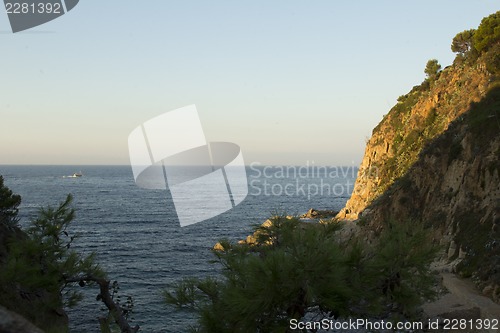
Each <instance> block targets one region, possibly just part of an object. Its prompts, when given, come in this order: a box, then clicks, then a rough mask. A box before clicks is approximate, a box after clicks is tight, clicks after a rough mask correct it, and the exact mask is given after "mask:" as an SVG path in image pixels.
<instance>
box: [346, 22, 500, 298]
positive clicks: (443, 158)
mask: <svg viewBox="0 0 500 333" xmlns="http://www.w3.org/2000/svg"><path fill="white" fill-rule="evenodd" d="M497 14H498V13H497ZM497 14H494V15H492V16H491V17H493V16H495V15H496V16H495V18H494V19H495V20H497V21H498V18H499V17H500V14H498V15H497ZM497 21H495V22H496V23H495V24H498V25H500V23H498V22H497ZM483 22H484V21H483ZM480 28H481V27H480ZM480 28H479V29H480ZM479 29H478V30H479ZM495 38H496V39H495ZM490 42H491V45H490V47H489V49H482V51H481V52H476V53H473V54H469V55H468V58H467V55H464V54H459V55H458V56H457V58H456V59H455V63H454V64H453V65H452V66H449V67H447V68H445V69H444V70H443V71H442V72H440V73H439V74H438V75H437V76H436V77H433V78H429V79H427V80H426V81H424V83H422V84H421V85H419V86H416V87H414V88H413V89H412V91H411V92H410V93H408V94H407V95H404V96H401V97H400V98H399V99H398V104H397V105H396V106H394V107H393V108H392V109H391V111H390V112H389V113H388V114H387V115H386V116H385V117H384V119H383V120H382V121H381V123H380V124H379V125H378V126H377V127H376V128H375V129H374V130H373V135H372V137H371V138H370V140H369V141H368V143H367V146H366V150H365V156H364V158H363V161H362V164H361V166H360V169H359V172H358V178H357V180H356V184H355V188H354V191H353V194H352V196H351V198H350V199H349V201H348V202H347V204H346V207H345V208H343V209H342V210H341V212H340V213H339V214H338V215H337V218H338V219H348V220H355V221H357V223H358V224H359V225H363V226H367V228H366V230H365V231H368V232H366V234H367V235H372V236H371V237H373V236H376V235H377V233H378V232H379V231H380V230H381V229H383V228H385V226H386V222H387V221H390V220H393V221H397V220H411V221H413V222H414V223H421V224H424V225H425V226H427V227H430V228H432V229H433V231H434V235H435V241H436V242H438V243H440V244H441V245H442V247H443V248H444V251H443V253H444V256H445V257H446V258H444V259H446V260H447V261H449V262H453V263H454V264H453V265H452V266H453V270H454V272H455V273H458V274H460V275H462V276H465V277H472V278H473V280H474V281H475V282H476V284H477V285H478V286H479V287H480V290H486V291H487V292H488V294H489V296H490V297H491V298H492V299H493V300H495V301H497V302H499V301H500V40H499V37H498V36H496V37H492V38H491V39H490Z"/></svg>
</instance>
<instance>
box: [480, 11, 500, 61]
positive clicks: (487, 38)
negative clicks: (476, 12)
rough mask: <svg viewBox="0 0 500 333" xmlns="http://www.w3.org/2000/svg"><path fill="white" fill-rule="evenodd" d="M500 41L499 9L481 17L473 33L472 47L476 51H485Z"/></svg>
mask: <svg viewBox="0 0 500 333" xmlns="http://www.w3.org/2000/svg"><path fill="white" fill-rule="evenodd" d="M498 41H500V11H498V12H496V13H494V14H491V15H490V16H487V17H485V18H483V19H482V21H481V24H480V25H479V27H478V28H477V30H476V32H475V33H474V47H475V49H476V50H477V51H478V52H485V51H487V50H488V49H489V48H490V47H491V46H493V45H494V44H495V43H496V42H498Z"/></svg>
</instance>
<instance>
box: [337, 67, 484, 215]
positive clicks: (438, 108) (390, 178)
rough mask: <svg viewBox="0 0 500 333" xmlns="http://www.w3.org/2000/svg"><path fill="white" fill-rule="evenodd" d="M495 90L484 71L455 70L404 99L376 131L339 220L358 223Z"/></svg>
mask: <svg viewBox="0 0 500 333" xmlns="http://www.w3.org/2000/svg"><path fill="white" fill-rule="evenodd" d="M492 85H493V82H492V80H491V74H490V73H488V72H487V71H486V70H484V66H455V65H453V66H449V67H447V68H446V69H444V70H443V71H442V72H441V73H440V74H439V77H438V78H437V79H436V81H434V82H432V84H430V88H425V86H424V85H421V86H416V87H414V88H413V89H412V91H411V92H409V93H408V94H406V95H404V96H401V97H400V98H399V99H398V103H397V104H396V105H395V106H394V107H393V108H392V109H391V111H390V112H389V113H388V114H387V115H386V116H385V117H384V118H383V120H382V121H381V122H380V124H379V125H377V126H376V127H375V129H374V130H373V133H372V136H371V138H370V139H369V141H368V142H367V145H366V149H365V154H364V157H363V160H362V162H361V165H360V167H359V170H358V175H357V178H356V183H355V185H354V189H353V192H352V195H351V197H350V199H349V200H348V201H347V204H346V206H345V207H344V208H343V209H342V210H341V211H340V212H339V214H338V215H337V217H338V218H339V219H350V220H355V219H357V218H358V217H359V214H360V213H361V212H362V211H363V210H365V209H366V208H367V207H368V206H369V205H370V204H371V203H372V202H374V201H375V200H376V199H377V198H378V197H379V196H380V195H381V194H382V193H384V191H385V190H386V189H388V188H389V186H390V185H391V184H393V183H394V182H395V181H396V179H398V178H399V177H401V176H402V175H404V174H405V173H406V172H407V171H408V169H409V168H410V166H411V165H412V164H413V163H415V162H416V161H417V159H418V157H419V154H420V153H421V152H422V150H423V149H424V147H425V145H426V144H427V143H429V142H431V141H432V140H433V139H434V138H436V137H438V136H439V135H441V134H442V133H444V131H445V130H446V129H447V128H448V126H449V124H450V123H451V122H452V121H454V120H457V119H459V118H460V116H461V115H462V114H464V113H465V112H467V111H468V110H469V107H470V105H471V104H472V103H477V102H478V101H480V100H481V99H482V98H483V97H484V96H485V95H486V92H487V91H488V89H489V88H490V87H491V86H492ZM426 89H427V90H426ZM437 96H439V98H437ZM457 171H458V170H457ZM423 181H425V179H424V180H423ZM457 181H459V180H457ZM457 184H458V183H457Z"/></svg>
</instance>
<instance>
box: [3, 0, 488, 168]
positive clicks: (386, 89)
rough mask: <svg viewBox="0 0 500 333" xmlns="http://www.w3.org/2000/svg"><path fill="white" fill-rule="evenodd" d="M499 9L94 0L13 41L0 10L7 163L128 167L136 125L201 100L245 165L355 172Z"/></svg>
mask: <svg viewBox="0 0 500 333" xmlns="http://www.w3.org/2000/svg"><path fill="white" fill-rule="evenodd" d="M496 5H497V3H495V2H494V1H488V0H481V1H474V2H467V1H451V0H447V1H441V2H438V3H436V2H431V1H421V2H418V3H399V2H391V1H382V2H366V3H361V2H356V3H352V2H351V3H334V2H330V1H315V2H309V3H304V2H300V1H286V2H284V1H276V2H272V3H269V2H265V1H252V2H246V3H233V2H227V1H220V2H210V3H206V2H201V1H193V2H181V1H171V2H161V1H151V2H148V3H147V5H145V4H143V3H131V4H127V6H125V5H123V3H122V2H118V1H108V2H98V1H92V0H87V1H81V2H80V3H79V4H78V5H77V6H76V7H75V8H74V9H73V10H72V11H71V12H69V13H67V14H65V15H64V16H62V17H60V18H58V19H56V20H54V21H51V22H49V23H46V24H44V25H41V26H39V27H36V28H33V29H31V30H28V31H26V32H21V33H16V34H12V33H11V32H10V26H9V23H8V19H7V15H6V14H5V13H0V32H1V33H0V40H1V42H2V45H3V61H2V62H1V63H0V73H1V75H2V79H3V80H2V81H1V83H0V117H1V118H0V119H1V121H0V165H70V166H71V165H81V166H83V165H128V164H129V157H128V147H127V138H128V135H129V134H130V132H131V131H132V130H133V129H134V128H136V127H137V126H139V125H140V124H142V123H144V122H145V121H147V120H149V119H151V118H153V117H155V116H157V115H159V114H162V113H165V112H168V111H171V110H174V109H177V108H180V107H183V106H186V105H190V104H195V105H196V106H197V109H198V112H199V117H200V119H201V123H202V127H203V130H204V132H205V136H206V139H207V141H227V142H233V143H235V144H238V145H239V146H240V147H241V150H242V152H243V158H244V160H245V164H247V165H249V164H251V163H252V162H256V161H258V162H261V163H262V164H263V165H304V164H306V163H307V161H315V163H316V164H317V165H337V166H342V165H349V166H350V165H355V166H357V165H359V163H360V161H361V158H362V156H363V153H364V148H365V144H366V139H367V138H369V137H370V136H371V131H372V129H373V128H374V127H375V126H376V125H377V124H378V123H379V122H380V120H381V119H382V117H383V115H384V114H386V113H387V112H389V109H390V108H391V107H392V106H393V105H395V104H396V100H397V97H398V96H400V95H403V94H406V93H407V92H408V91H409V90H410V89H411V87H412V86H414V85H417V84H420V83H421V82H422V81H423V79H424V78H425V74H424V67H425V64H426V62H427V60H429V59H431V58H436V59H438V60H439V62H440V64H441V65H442V66H443V68H444V67H445V66H447V65H450V64H451V63H452V61H453V58H454V56H455V55H454V54H453V53H452V52H451V50H450V44H451V40H452V38H453V37H454V36H455V35H456V34H457V33H458V32H461V31H463V30H466V29H471V28H476V27H477V26H478V25H479V23H480V21H481V19H482V18H483V17H485V16H488V15H489V14H491V13H493V12H495V11H496V10H498V8H497V7H498V6H496ZM90 18H92V21H91V20H90Z"/></svg>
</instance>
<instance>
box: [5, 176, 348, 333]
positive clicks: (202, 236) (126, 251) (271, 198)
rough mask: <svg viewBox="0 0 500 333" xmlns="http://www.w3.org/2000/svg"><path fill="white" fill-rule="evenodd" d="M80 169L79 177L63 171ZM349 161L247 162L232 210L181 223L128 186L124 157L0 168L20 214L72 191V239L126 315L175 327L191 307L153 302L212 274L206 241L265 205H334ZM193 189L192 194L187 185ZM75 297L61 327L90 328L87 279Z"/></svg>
mask: <svg viewBox="0 0 500 333" xmlns="http://www.w3.org/2000/svg"><path fill="white" fill-rule="evenodd" d="M80 170H81V171H82V172H83V174H84V176H83V177H80V178H64V177H63V176H65V175H71V174H73V173H74V172H78V171H80ZM356 173H357V169H356V168H353V167H330V168H320V167H317V166H309V167H301V168H299V167H264V166H252V167H247V176H248V182H249V194H248V196H247V198H246V199H245V200H244V201H243V202H242V203H241V204H240V205H238V206H236V207H235V208H233V209H232V210H230V211H228V212H226V213H223V214H221V215H219V216H216V217H214V218H211V219H209V220H205V221H203V222H200V223H197V224H193V225H190V226H187V227H183V228H181V227H180V226H179V222H178V219H177V215H176V212H175V207H174V205H173V202H172V199H171V197H170V195H169V192H168V191H165V190H145V189H141V188H139V187H137V186H136V184H135V183H134V179H133V176H132V171H131V168H130V167H129V166H0V175H3V176H4V178H5V183H6V185H7V186H8V187H10V188H11V189H12V190H13V191H14V192H15V193H17V194H20V195H21V196H22V205H21V207H20V217H21V219H22V220H21V224H22V225H25V224H26V223H28V222H29V220H30V219H32V218H33V217H34V216H36V214H37V211H38V209H39V208H40V207H42V206H47V205H52V206H55V205H57V204H58V203H59V202H61V201H63V200H64V199H65V197H66V195H67V194H69V193H71V194H73V196H74V208H75V209H76V211H77V214H76V219H75V221H74V222H73V223H72V225H71V228H70V230H69V231H70V232H71V233H78V234H79V238H78V239H77V241H76V242H75V245H74V248H75V249H76V250H78V251H80V252H83V253H89V252H90V251H95V252H96V253H97V258H98V262H99V263H100V264H101V265H102V266H103V267H104V268H105V270H106V271H107V272H108V275H109V278H110V279H111V280H116V281H118V282H119V284H120V295H122V299H123V300H125V299H126V296H128V295H130V296H132V297H133V299H134V314H133V318H134V321H133V323H134V324H139V325H140V326H141V330H140V331H141V332H147V333H155V332H185V331H187V327H188V325H190V324H194V323H195V321H196V317H195V315H194V314H193V313H189V312H179V311H177V310H175V309H173V308H171V307H168V306H166V305H165V304H163V302H162V299H161V294H160V293H161V290H162V289H164V288H166V287H168V286H169V285H172V283H174V282H175V281H177V280H179V279H181V278H182V277H202V276H206V275H209V274H216V273H217V272H218V270H219V268H220V267H218V266H217V265H215V264H212V263H210V262H209V261H210V260H211V259H213V256H212V254H211V252H210V249H211V248H212V247H213V245H214V244H215V243H216V242H217V241H218V240H219V239H221V238H227V239H230V240H232V241H237V240H240V239H243V238H245V237H246V236H247V235H248V234H250V233H251V232H252V227H253V226H254V225H257V224H261V223H262V222H264V221H265V219H266V218H267V217H268V216H269V215H270V214H271V213H272V212H276V211H278V212H287V214H297V213H299V214H301V213H304V212H306V211H307V210H308V209H309V208H316V209H333V210H340V209H341V208H342V207H343V206H344V204H345V202H346V201H347V199H348V198H349V196H350V194H351V191H352V186H353V184H354V181H355V177H356ZM193 195H195V194H193ZM79 289H80V290H81V291H83V292H84V295H85V298H84V300H83V301H82V302H81V304H79V305H78V306H77V307H76V308H75V309H69V310H68V314H69V317H70V322H71V332H75V333H83V332H99V328H98V322H97V317H99V316H102V315H103V314H104V313H105V312H103V311H102V310H101V308H102V305H101V304H100V303H99V302H97V301H96V300H95V297H96V295H97V294H98V290H97V288H96V287H85V288H79Z"/></svg>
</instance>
